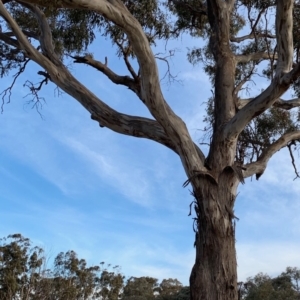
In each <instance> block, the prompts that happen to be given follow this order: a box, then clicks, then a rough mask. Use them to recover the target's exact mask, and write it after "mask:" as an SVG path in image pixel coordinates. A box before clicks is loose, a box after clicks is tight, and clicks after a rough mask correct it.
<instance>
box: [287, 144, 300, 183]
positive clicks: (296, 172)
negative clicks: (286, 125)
mask: <svg viewBox="0 0 300 300" xmlns="http://www.w3.org/2000/svg"><path fill="white" fill-rule="evenodd" d="M293 144H294V143H290V144H288V145H287V147H288V149H289V152H290V156H291V160H292V165H293V167H294V171H295V174H296V177H295V178H294V180H295V179H297V178H300V175H299V172H298V170H297V167H296V165H295V158H294V154H293V151H292V145H293Z"/></svg>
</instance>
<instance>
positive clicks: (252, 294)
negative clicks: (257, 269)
mask: <svg viewBox="0 0 300 300" xmlns="http://www.w3.org/2000/svg"><path fill="white" fill-rule="evenodd" d="M297 271H299V270H298V269H297V268H294V269H293V268H287V272H284V273H282V274H281V275H279V276H277V277H275V278H271V277H270V276H268V275H266V274H262V273H259V274H257V275H256V276H255V277H253V278H248V280H247V282H245V283H244V284H243V285H241V293H240V294H241V297H240V299H243V300H299V299H300V293H299V290H297V285H296V282H295V281H294V282H293V277H292V276H293V274H295V273H297Z"/></svg>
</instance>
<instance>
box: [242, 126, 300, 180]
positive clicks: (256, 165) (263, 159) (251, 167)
mask: <svg viewBox="0 0 300 300" xmlns="http://www.w3.org/2000/svg"><path fill="white" fill-rule="evenodd" d="M299 139H300V130H298V131H295V132H290V133H286V134H284V135H283V136H281V137H280V138H279V139H278V140H277V141H276V142H274V143H273V144H271V145H270V146H269V147H267V148H266V149H265V150H264V151H263V153H262V154H261V156H260V157H259V158H258V159H257V161H256V162H253V163H249V164H246V165H245V166H244V167H245V168H246V170H244V171H243V176H244V178H246V177H249V176H252V175H254V174H256V177H257V179H258V178H259V177H260V176H261V175H262V174H263V173H264V171H265V169H266V167H267V164H268V161H269V159H270V158H271V157H272V156H273V155H274V154H275V153H276V152H277V151H279V150H280V149H281V148H283V147H286V146H287V145H288V144H289V143H290V142H292V141H295V140H299Z"/></svg>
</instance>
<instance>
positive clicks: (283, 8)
mask: <svg viewBox="0 0 300 300" xmlns="http://www.w3.org/2000/svg"><path fill="white" fill-rule="evenodd" d="M293 7H294V0H277V10H276V38H277V49H278V61H277V67H276V75H277V76H281V75H282V73H287V72H289V71H290V70H291V69H292V65H293Z"/></svg>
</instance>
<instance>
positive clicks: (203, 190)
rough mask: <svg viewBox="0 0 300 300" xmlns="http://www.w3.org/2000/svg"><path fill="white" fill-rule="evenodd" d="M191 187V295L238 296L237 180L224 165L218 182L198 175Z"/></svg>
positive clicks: (199, 299)
mask: <svg viewBox="0 0 300 300" xmlns="http://www.w3.org/2000/svg"><path fill="white" fill-rule="evenodd" d="M196 181H199V182H197V185H198V186H199V187H198V188H196V189H194V192H193V194H194V196H195V202H196V204H195V210H196V214H197V220H196V221H197V231H196V241H195V247H196V260H195V264H194V266H193V269H192V272H191V276H190V288H191V299H193V300H204V299H205V300H225V299H232V300H235V299H237V271H236V266H237V263H236V251H235V220H234V218H235V217H234V212H233V206H234V202H235V197H236V188H237V185H238V184H237V183H238V180H237V178H236V176H235V174H234V172H233V170H232V169H231V168H225V169H224V171H223V172H222V173H221V175H220V178H219V180H218V184H216V183H215V182H213V181H212V180H211V179H210V178H206V177H200V178H198V179H197V180H196Z"/></svg>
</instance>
